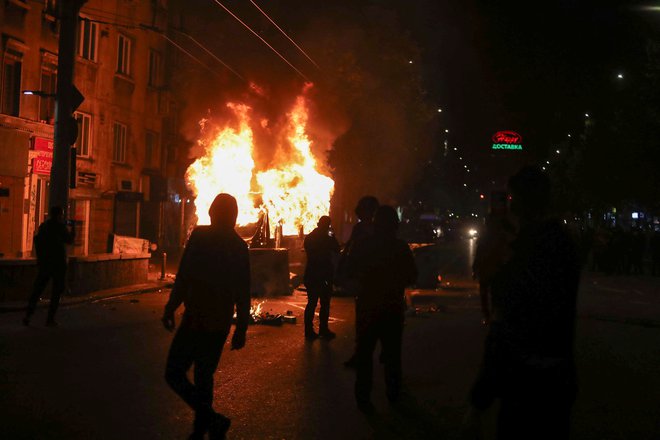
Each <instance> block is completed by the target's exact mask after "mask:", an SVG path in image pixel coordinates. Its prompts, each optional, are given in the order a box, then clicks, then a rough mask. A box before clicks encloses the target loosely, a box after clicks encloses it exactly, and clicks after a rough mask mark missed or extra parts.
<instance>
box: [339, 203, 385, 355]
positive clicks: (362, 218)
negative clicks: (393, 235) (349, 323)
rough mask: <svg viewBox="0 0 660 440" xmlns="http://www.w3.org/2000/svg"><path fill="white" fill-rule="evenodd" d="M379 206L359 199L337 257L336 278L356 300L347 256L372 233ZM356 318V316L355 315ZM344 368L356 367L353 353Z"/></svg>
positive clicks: (353, 281) (354, 283)
mask: <svg viewBox="0 0 660 440" xmlns="http://www.w3.org/2000/svg"><path fill="white" fill-rule="evenodd" d="M378 206H380V204H379V203H378V199H377V198H376V197H374V196H364V197H362V198H360V200H359V201H358V203H357V206H356V207H355V215H356V216H357V218H358V223H357V224H356V225H355V226H353V229H352V230H351V236H350V238H349V239H348V241H347V242H346V245H345V246H344V249H343V250H342V252H341V256H340V257H339V263H338V266H339V267H338V268H337V277H338V278H339V282H340V283H341V286H342V287H343V288H344V290H346V291H348V292H349V293H350V294H351V295H352V296H353V297H354V298H357V295H358V292H357V287H358V285H357V282H356V280H354V279H351V278H349V277H348V275H347V274H346V266H347V262H348V259H349V256H350V255H351V253H352V252H353V248H355V244H356V243H358V242H360V241H362V240H364V239H365V238H367V237H370V236H372V235H373V233H374V215H376V210H377V209H378ZM356 318H357V315H356ZM355 328H356V337H357V320H356V322H355ZM344 366H345V367H347V368H355V367H356V366H357V359H356V357H355V351H354V352H353V354H352V355H351V357H350V358H349V359H348V360H347V361H346V362H344Z"/></svg>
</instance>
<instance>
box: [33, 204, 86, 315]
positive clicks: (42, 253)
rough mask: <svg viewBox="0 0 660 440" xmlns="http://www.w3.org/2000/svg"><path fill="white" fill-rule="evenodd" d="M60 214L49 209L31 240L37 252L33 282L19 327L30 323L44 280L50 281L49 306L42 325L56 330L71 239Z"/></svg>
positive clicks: (56, 209) (71, 233)
mask: <svg viewBox="0 0 660 440" xmlns="http://www.w3.org/2000/svg"><path fill="white" fill-rule="evenodd" d="M63 217H64V211H63V210H62V208H61V207H59V206H53V207H51V208H50V211H49V213H48V220H46V221H45V222H43V223H42V224H41V225H40V226H39V230H38V231H37V234H36V235H35V236H34V247H35V250H36V251H37V278H36V279H35V281H34V288H33V289H32V294H31V295H30V299H29V301H28V306H27V312H26V313H25V318H23V324H25V325H30V319H31V317H32V315H33V314H34V310H35V309H36V307H37V303H38V302H39V297H40V296H41V294H42V293H43V291H44V289H45V288H46V285H47V284H48V280H50V279H52V280H53V286H52V290H51V294H50V306H49V307H48V318H47V320H46V325H48V326H51V327H53V326H56V325H57V322H56V321H55V313H56V312H57V307H58V306H59V304H60V296H62V292H63V291H64V286H65V280H66V268H67V255H66V245H67V244H72V243H73V240H74V238H75V229H74V228H73V226H70V227H67V225H66V224H65V223H64V219H63Z"/></svg>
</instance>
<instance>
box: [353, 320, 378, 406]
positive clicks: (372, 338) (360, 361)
mask: <svg viewBox="0 0 660 440" xmlns="http://www.w3.org/2000/svg"><path fill="white" fill-rule="evenodd" d="M360 314H361V315H362V316H360V317H359V318H358V329H357V347H356V352H355V357H356V364H357V365H356V370H357V374H356V378H355V398H356V400H357V402H358V406H360V405H364V404H367V405H368V404H370V402H371V386H372V378H373V353H374V349H375V348H376V342H377V340H378V333H377V323H376V322H375V320H374V317H373V316H368V315H369V314H367V313H364V312H361V313H360Z"/></svg>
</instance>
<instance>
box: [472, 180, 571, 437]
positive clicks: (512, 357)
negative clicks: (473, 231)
mask: <svg viewBox="0 0 660 440" xmlns="http://www.w3.org/2000/svg"><path fill="white" fill-rule="evenodd" d="M509 187H510V191H511V212H512V213H513V214H514V217H515V218H517V220H518V233H517V236H516V238H515V239H514V240H513V242H512V243H511V245H510V247H511V249H510V252H511V256H510V258H509V260H508V261H507V262H505V263H504V264H503V265H502V267H501V268H500V269H499V270H498V271H497V273H495V274H494V276H493V277H492V278H491V293H492V317H491V323H490V327H489V332H488V335H487V337H486V343H485V350H484V359H483V365H482V370H481V372H480V374H479V376H478V378H477V381H476V383H475V385H474V387H473V389H472V393H471V403H472V405H473V408H475V409H476V410H478V411H482V410H485V409H487V408H488V407H490V405H491V404H492V403H493V401H494V400H495V399H499V400H500V411H499V415H498V423H497V424H498V426H497V438H498V439H514V438H516V439H517V438H533V439H553V440H560V439H566V438H568V435H569V428H570V412H571V407H572V405H573V402H574V400H575V396H576V392H577V385H576V378H575V365H574V355H573V342H574V339H575V319H576V300H577V291H578V284H579V278H580V259H579V254H578V252H577V246H576V244H575V243H574V241H573V240H572V238H571V237H570V236H569V234H568V232H567V231H566V230H565V229H564V228H563V225H562V224H561V223H560V222H559V221H557V220H554V219H550V218H549V217H548V216H547V207H548V204H549V200H550V181H549V179H548V177H547V176H546V175H545V173H543V172H542V171H541V170H540V169H539V168H537V167H525V168H523V169H521V170H520V171H519V172H518V173H517V174H516V175H514V176H513V177H512V178H511V179H510V180H509ZM478 411H477V412H478Z"/></svg>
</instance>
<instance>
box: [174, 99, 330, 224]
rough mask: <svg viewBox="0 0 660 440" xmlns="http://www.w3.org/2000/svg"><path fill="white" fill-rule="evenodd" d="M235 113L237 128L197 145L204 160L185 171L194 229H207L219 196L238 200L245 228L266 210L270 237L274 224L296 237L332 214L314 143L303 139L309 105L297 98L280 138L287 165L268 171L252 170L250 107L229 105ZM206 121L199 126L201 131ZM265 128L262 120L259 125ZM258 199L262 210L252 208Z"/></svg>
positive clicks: (280, 164) (240, 222) (328, 189)
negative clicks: (192, 197)
mask: <svg viewBox="0 0 660 440" xmlns="http://www.w3.org/2000/svg"><path fill="white" fill-rule="evenodd" d="M227 106H228V107H229V108H230V109H231V110H232V111H233V112H234V115H235V116H236V117H237V119H238V121H239V124H238V128H237V129H234V128H231V127H228V126H227V127H225V128H223V129H221V130H219V131H218V133H217V134H216V135H215V136H214V137H213V138H212V139H211V140H210V141H206V142H205V141H199V143H200V145H202V146H204V147H205V153H204V156H202V157H200V158H198V159H197V160H196V161H195V162H193V164H192V165H190V167H189V168H188V170H187V172H186V182H187V183H188V185H189V187H190V189H191V190H192V191H193V194H194V195H195V209H196V214H197V218H198V219H197V223H198V224H208V223H209V218H208V208H209V206H210V205H211V202H212V201H213V198H214V197H215V196H216V195H217V194H218V193H220V192H227V193H229V194H232V195H233V196H234V197H236V199H237V201H238V206H239V215H238V219H237V223H238V224H239V225H246V224H249V223H254V222H256V221H257V219H258V215H259V211H260V210H262V209H266V210H267V211H268V213H269V217H270V225H271V233H274V229H275V227H276V225H277V224H278V223H281V224H282V230H283V233H284V235H294V234H297V233H298V229H299V228H302V229H303V230H304V231H305V232H309V231H311V230H312V229H313V228H314V227H315V226H316V222H317V221H318V219H319V217H320V216H322V215H327V214H328V212H329V210H330V198H331V196H332V192H333V190H334V182H333V180H332V179H331V178H330V177H328V176H326V175H324V174H321V173H320V172H319V171H318V170H317V168H318V164H317V162H316V159H315V158H314V156H313V154H312V152H311V145H312V142H311V140H310V139H309V137H308V136H307V132H306V128H307V124H308V119H309V118H308V109H307V102H306V100H305V98H304V97H303V96H299V97H298V98H297V99H296V102H295V105H294V107H293V109H292V111H291V112H290V113H287V115H286V116H287V124H286V126H285V128H284V133H282V134H284V135H285V138H286V143H287V145H279V146H278V149H279V150H285V149H287V148H288V149H290V150H291V151H292V154H290V155H288V156H286V155H277V156H276V157H279V158H281V157H287V159H288V161H287V162H286V163H279V164H271V166H270V167H268V169H266V170H255V161H254V159H253V155H254V139H253V133H252V129H251V128H250V112H251V110H250V108H249V107H248V106H246V105H243V104H231V103H230V104H227ZM206 123H207V121H206V120H203V121H201V124H202V127H204V124H206ZM261 123H262V126H263V120H261ZM257 194H259V195H261V201H262V205H261V206H255V201H256V200H257V199H258V197H256V196H257Z"/></svg>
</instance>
